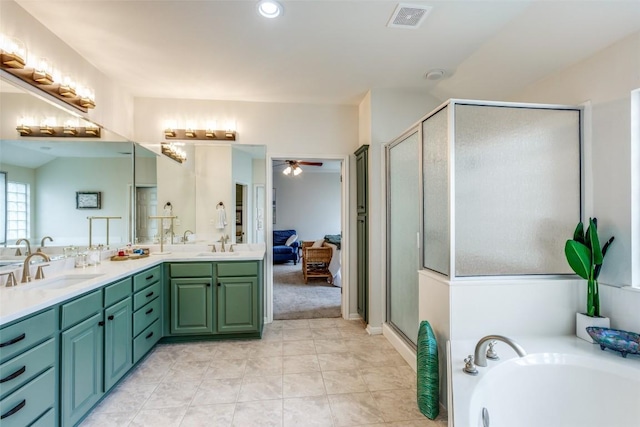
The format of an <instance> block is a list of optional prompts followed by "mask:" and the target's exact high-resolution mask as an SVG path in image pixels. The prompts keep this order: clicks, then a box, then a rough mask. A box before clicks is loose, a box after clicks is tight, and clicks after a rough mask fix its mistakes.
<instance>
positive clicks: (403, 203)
mask: <svg viewBox="0 0 640 427" xmlns="http://www.w3.org/2000/svg"><path fill="white" fill-rule="evenodd" d="M419 143H420V140H419V136H418V131H417V130H416V131H415V132H414V133H412V134H411V135H409V136H408V137H406V138H404V139H402V140H400V141H399V142H398V143H395V144H393V145H391V146H390V148H388V151H387V164H388V170H387V189H388V194H387V198H388V199H387V251H388V253H387V319H388V321H389V323H391V325H393V326H394V327H395V328H396V329H397V330H398V331H400V332H401V333H402V334H404V335H405V336H406V338H407V339H408V340H409V341H411V342H412V343H413V344H414V345H415V344H416V343H417V338H418V326H419V319H418V269H419V268H420V263H419V260H420V254H419V249H418V245H417V239H418V233H419V231H420V175H419V171H420V151H419V150H420V147H419Z"/></svg>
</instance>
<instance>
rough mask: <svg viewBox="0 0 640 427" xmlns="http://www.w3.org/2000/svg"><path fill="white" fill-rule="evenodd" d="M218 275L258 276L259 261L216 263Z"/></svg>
mask: <svg viewBox="0 0 640 427" xmlns="http://www.w3.org/2000/svg"><path fill="white" fill-rule="evenodd" d="M216 265H217V269H218V277H230V276H257V275H258V263H257V262H255V261H251V262H219V263H217V264H216Z"/></svg>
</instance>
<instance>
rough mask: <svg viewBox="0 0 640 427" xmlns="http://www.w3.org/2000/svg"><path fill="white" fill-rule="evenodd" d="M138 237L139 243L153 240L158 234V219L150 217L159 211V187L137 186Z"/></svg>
mask: <svg viewBox="0 0 640 427" xmlns="http://www.w3.org/2000/svg"><path fill="white" fill-rule="evenodd" d="M135 200H136V234H135V236H136V239H137V242H138V243H149V242H153V239H154V238H155V237H156V236H157V235H158V221H156V220H153V219H149V217H150V216H155V215H157V212H158V188H157V187H155V186H146V187H136V199H135Z"/></svg>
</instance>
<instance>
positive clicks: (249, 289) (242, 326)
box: [216, 261, 263, 334]
mask: <svg viewBox="0 0 640 427" xmlns="http://www.w3.org/2000/svg"><path fill="white" fill-rule="evenodd" d="M261 267H262V264H261V263H259V262H258V261H243V262H233V263H230V262H219V263H217V264H216V271H217V279H216V280H217V298H216V300H217V310H216V311H217V331H218V333H221V334H225V333H240V332H258V333H259V332H260V331H261V330H262V323H263V319H262V297H261V296H262V292H261V288H260V286H259V281H258V277H260V273H261V270H262V269H261Z"/></svg>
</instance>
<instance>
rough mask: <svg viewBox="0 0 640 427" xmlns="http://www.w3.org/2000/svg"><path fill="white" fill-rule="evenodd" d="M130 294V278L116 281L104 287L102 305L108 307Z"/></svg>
mask: <svg viewBox="0 0 640 427" xmlns="http://www.w3.org/2000/svg"><path fill="white" fill-rule="evenodd" d="M130 295H131V278H130V277H127V278H126V279H124V280H121V281H119V282H116V283H114V284H112V285H109V286H107V287H106V288H104V306H105V307H109V306H110V305H112V304H115V303H117V302H118V301H122V300H123V299H125V298H126V297H128V296H130Z"/></svg>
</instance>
